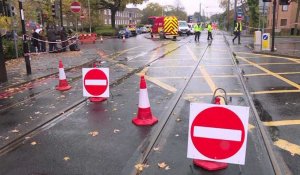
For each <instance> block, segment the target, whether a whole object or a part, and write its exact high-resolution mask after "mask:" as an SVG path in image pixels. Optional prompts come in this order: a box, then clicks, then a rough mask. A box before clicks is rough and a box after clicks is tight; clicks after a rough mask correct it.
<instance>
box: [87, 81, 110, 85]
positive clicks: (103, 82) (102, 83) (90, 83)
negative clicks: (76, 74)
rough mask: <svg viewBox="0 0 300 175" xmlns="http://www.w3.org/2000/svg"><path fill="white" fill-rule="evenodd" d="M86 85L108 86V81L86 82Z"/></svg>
mask: <svg viewBox="0 0 300 175" xmlns="http://www.w3.org/2000/svg"><path fill="white" fill-rule="evenodd" d="M85 85H94V86H106V80H85Z"/></svg>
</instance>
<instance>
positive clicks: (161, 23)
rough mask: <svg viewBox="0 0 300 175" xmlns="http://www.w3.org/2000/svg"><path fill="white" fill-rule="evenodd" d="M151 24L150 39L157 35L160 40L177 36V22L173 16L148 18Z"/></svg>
mask: <svg viewBox="0 0 300 175" xmlns="http://www.w3.org/2000/svg"><path fill="white" fill-rule="evenodd" d="M148 20H149V24H151V26H152V27H151V37H152V38H153V37H154V35H159V36H160V38H167V37H172V38H173V39H176V37H177V36H178V20H177V18H176V17H175V16H151V17H149V18H148Z"/></svg>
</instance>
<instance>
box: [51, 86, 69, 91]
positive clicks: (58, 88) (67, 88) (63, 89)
mask: <svg viewBox="0 0 300 175" xmlns="http://www.w3.org/2000/svg"><path fill="white" fill-rule="evenodd" d="M71 88H72V86H70V85H68V86H63V87H60V86H56V87H55V89H56V90H59V91H67V90H69V89H71Z"/></svg>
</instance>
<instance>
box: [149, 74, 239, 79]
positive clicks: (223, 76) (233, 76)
mask: <svg viewBox="0 0 300 175" xmlns="http://www.w3.org/2000/svg"><path fill="white" fill-rule="evenodd" d="M193 77H194V78H204V76H193ZM210 77H212V78H237V76H236V75H210ZM155 78H157V79H186V78H188V77H155Z"/></svg>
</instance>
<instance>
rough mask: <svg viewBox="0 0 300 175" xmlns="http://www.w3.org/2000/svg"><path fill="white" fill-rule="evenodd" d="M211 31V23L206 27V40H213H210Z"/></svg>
mask: <svg viewBox="0 0 300 175" xmlns="http://www.w3.org/2000/svg"><path fill="white" fill-rule="evenodd" d="M212 30H213V28H212V26H211V22H210V23H208V25H207V31H208V35H207V40H209V39H211V40H212V39H213V38H212Z"/></svg>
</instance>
